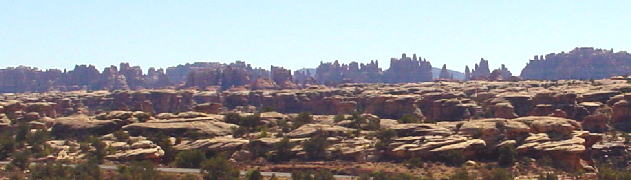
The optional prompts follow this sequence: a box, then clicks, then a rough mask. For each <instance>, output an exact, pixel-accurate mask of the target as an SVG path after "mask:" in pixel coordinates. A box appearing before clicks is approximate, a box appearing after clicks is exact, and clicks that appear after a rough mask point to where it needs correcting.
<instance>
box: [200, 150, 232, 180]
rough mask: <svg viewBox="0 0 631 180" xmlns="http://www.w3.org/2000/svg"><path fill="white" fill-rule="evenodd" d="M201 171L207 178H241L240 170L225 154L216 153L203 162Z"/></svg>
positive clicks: (222, 179)
mask: <svg viewBox="0 0 631 180" xmlns="http://www.w3.org/2000/svg"><path fill="white" fill-rule="evenodd" d="M201 173H202V176H203V177H204V179H205V180H237V179H239V170H238V169H237V168H236V166H235V165H234V164H233V163H232V162H230V161H228V160H227V159H226V158H225V157H224V156H223V155H216V156H215V157H213V158H210V159H207V160H205V161H204V162H202V164H201Z"/></svg>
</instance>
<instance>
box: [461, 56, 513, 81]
mask: <svg viewBox="0 0 631 180" xmlns="http://www.w3.org/2000/svg"><path fill="white" fill-rule="evenodd" d="M509 79H514V78H513V73H511V72H510V71H509V70H508V69H507V68H506V66H504V64H502V66H500V68H498V69H494V70H493V71H490V70H489V61H488V60H485V59H484V58H482V59H480V63H478V64H475V66H474V69H473V70H472V71H471V72H469V66H466V67H465V78H464V80H465V81H468V80H489V81H500V80H509Z"/></svg>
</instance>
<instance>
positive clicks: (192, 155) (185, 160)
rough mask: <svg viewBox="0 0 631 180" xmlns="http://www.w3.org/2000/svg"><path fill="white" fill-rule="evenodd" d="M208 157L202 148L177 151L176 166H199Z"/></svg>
mask: <svg viewBox="0 0 631 180" xmlns="http://www.w3.org/2000/svg"><path fill="white" fill-rule="evenodd" d="M205 159H206V154H204V152H202V151H200V150H196V149H195V150H186V151H181V152H179V153H177V156H176V157H175V162H174V163H175V166H177V167H179V168H199V166H200V165H201V163H202V162H203V161H204V160H205Z"/></svg>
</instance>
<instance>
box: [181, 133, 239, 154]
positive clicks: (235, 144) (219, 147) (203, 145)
mask: <svg viewBox="0 0 631 180" xmlns="http://www.w3.org/2000/svg"><path fill="white" fill-rule="evenodd" d="M248 143H249V141H248V140H245V139H237V138H231V137H215V138H211V139H198V140H195V141H187V142H182V143H180V144H178V145H176V146H174V147H173V148H175V149H176V150H179V151H184V150H192V149H200V150H204V151H214V152H233V151H236V150H239V149H241V147H242V146H244V145H247V144H248Z"/></svg>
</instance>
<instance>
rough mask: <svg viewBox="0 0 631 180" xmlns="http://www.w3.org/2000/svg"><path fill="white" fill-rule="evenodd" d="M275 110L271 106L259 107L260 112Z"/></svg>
mask: <svg viewBox="0 0 631 180" xmlns="http://www.w3.org/2000/svg"><path fill="white" fill-rule="evenodd" d="M273 111H275V110H274V108H273V107H269V106H265V107H263V108H261V112H273Z"/></svg>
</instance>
